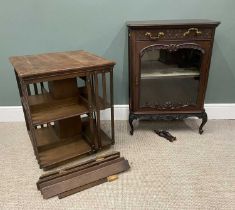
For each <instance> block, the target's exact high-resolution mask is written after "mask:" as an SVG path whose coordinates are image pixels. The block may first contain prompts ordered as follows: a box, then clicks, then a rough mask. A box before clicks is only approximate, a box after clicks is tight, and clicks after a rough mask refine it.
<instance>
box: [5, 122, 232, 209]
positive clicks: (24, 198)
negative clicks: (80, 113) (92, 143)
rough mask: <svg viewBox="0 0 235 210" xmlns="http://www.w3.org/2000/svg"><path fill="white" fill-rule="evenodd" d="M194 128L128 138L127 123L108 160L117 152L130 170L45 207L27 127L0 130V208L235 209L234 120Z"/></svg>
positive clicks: (176, 125)
mask: <svg viewBox="0 0 235 210" xmlns="http://www.w3.org/2000/svg"><path fill="white" fill-rule="evenodd" d="M199 124H200V121H198V120H186V121H176V122H170V123H166V122H142V123H140V125H135V126H138V129H137V130H136V131H135V134H134V136H130V135H129V133H128V130H129V128H128V124H127V122H125V121H117V122H115V131H116V144H115V145H114V146H113V147H112V148H111V149H110V150H108V151H105V153H107V152H109V151H112V150H116V151H120V152H121V154H122V155H123V156H125V157H126V158H127V159H128V160H129V162H130V165H131V170H130V171H128V172H125V173H123V174H121V175H120V176H119V179H118V180H117V181H114V182H111V183H105V184H102V185H100V186H97V187H94V188H91V189H89V190H86V191H83V192H80V193H77V194H75V195H73V196H70V197H67V198H65V199H62V200H59V199H58V198H56V197H55V198H52V199H49V200H43V199H42V196H41V194H40V192H39V191H37V189H36V182H37V180H38V177H39V176H40V175H41V174H42V173H43V172H42V171H41V170H40V169H39V168H38V165H37V162H36V160H35V157H34V155H33V150H32V147H31V144H30V140H29V138H28V135H27V133H26V129H25V125H24V123H0V137H1V140H0V141H1V143H0V158H1V161H0V177H1V179H0V209H1V210H2V209H4V210H5V209H6V210H9V209H30V210H31V209H40V210H41V209H50V210H51V209H61V210H62V209H63V210H64V209H66V210H67V209H96V210H98V209H190V210H192V209H226V210H227V209H235V121H229V120H211V121H209V122H208V123H207V125H206V127H205V133H204V134H203V135H199V134H198V130H197V129H198V125H199ZM155 128H167V129H169V131H170V132H171V133H172V134H173V135H175V136H176V137H177V141H176V142H174V143H170V142H168V141H166V140H165V139H163V138H160V137H158V136H157V135H156V134H154V133H153V129H155ZM80 161H81V160H78V161H75V162H74V163H77V162H80ZM74 163H71V164H74Z"/></svg>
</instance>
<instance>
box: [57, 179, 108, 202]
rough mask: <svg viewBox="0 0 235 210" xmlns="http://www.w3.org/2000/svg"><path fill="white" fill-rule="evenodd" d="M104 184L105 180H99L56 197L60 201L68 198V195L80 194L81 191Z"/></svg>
mask: <svg viewBox="0 0 235 210" xmlns="http://www.w3.org/2000/svg"><path fill="white" fill-rule="evenodd" d="M105 182H107V178H103V179H99V180H97V181H94V182H91V183H89V184H86V185H83V186H81V187H77V188H74V189H72V190H69V191H66V192H63V193H61V194H59V195H58V198H59V199H62V198H65V197H68V196H70V195H73V194H75V193H78V192H81V191H83V190H86V189H89V188H91V187H94V186H97V185H100V184H103V183H105Z"/></svg>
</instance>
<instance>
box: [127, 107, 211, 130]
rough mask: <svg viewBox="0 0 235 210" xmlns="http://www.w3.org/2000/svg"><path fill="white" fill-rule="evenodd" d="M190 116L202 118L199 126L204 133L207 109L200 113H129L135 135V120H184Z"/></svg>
mask: <svg viewBox="0 0 235 210" xmlns="http://www.w3.org/2000/svg"><path fill="white" fill-rule="evenodd" d="M188 117H198V118H199V119H202V123H201V125H200V127H199V133H200V134H202V133H203V126H204V125H205V124H206V122H207V114H206V112H205V110H203V111H202V112H200V113H184V114H183V113H180V114H134V113H131V112H130V114H129V124H130V127H131V130H130V134H131V135H133V133H134V126H133V121H134V120H137V119H139V120H183V119H185V118H188Z"/></svg>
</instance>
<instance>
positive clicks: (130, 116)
mask: <svg viewBox="0 0 235 210" xmlns="http://www.w3.org/2000/svg"><path fill="white" fill-rule="evenodd" d="M135 119H137V118H136V116H135V115H134V114H132V113H130V114H129V124H130V128H131V130H130V134H131V135H133V134H134V126H133V121H134V120H135Z"/></svg>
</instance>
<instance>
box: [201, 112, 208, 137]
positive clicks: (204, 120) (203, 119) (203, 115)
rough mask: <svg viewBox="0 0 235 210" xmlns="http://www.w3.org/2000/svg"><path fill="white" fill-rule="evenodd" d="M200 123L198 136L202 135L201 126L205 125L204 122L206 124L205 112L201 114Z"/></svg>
mask: <svg viewBox="0 0 235 210" xmlns="http://www.w3.org/2000/svg"><path fill="white" fill-rule="evenodd" d="M201 118H202V123H201V125H200V127H199V133H200V134H202V133H203V129H202V128H203V126H204V125H205V124H206V122H207V119H208V118H207V114H206V112H205V111H204V112H203V113H202V117H201Z"/></svg>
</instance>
